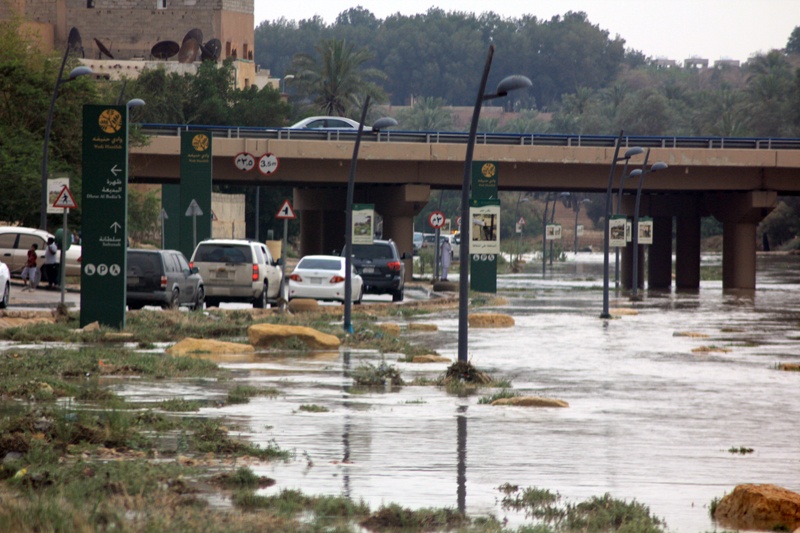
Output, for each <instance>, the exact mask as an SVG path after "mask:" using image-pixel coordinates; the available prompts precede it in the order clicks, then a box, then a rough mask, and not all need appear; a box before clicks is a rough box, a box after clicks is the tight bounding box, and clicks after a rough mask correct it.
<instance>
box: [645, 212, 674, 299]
mask: <svg viewBox="0 0 800 533" xmlns="http://www.w3.org/2000/svg"><path fill="white" fill-rule="evenodd" d="M647 271H648V276H647V277H648V284H649V286H650V288H652V289H668V288H670V287H671V286H672V217H669V216H657V217H653V244H651V245H650V250H649V253H648V258H647Z"/></svg>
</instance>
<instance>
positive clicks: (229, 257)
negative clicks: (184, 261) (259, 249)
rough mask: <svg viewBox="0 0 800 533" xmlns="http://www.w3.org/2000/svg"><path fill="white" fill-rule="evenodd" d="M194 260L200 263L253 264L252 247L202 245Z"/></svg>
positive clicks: (241, 245) (240, 245) (198, 248)
mask: <svg viewBox="0 0 800 533" xmlns="http://www.w3.org/2000/svg"><path fill="white" fill-rule="evenodd" d="M194 260H195V261H196V262H199V263H252V262H253V254H252V253H251V252H250V247H249V246H247V245H243V244H210V243H209V244H201V245H200V246H198V247H197V253H196V254H195V256H194Z"/></svg>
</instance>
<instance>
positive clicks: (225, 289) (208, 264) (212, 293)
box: [189, 239, 282, 307]
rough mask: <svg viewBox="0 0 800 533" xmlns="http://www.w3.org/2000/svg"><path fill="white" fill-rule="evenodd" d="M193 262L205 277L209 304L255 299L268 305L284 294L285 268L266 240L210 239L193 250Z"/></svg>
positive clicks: (255, 305) (254, 302) (253, 302)
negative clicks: (282, 280) (281, 266)
mask: <svg viewBox="0 0 800 533" xmlns="http://www.w3.org/2000/svg"><path fill="white" fill-rule="evenodd" d="M189 265H190V266H192V267H196V268H197V269H198V270H199V271H200V275H201V276H202V277H203V282H204V285H205V291H206V305H207V306H209V307H213V306H218V305H219V304H220V302H252V304H253V307H267V305H268V304H270V303H276V302H277V301H278V298H279V297H280V294H279V293H280V288H281V276H282V274H281V271H280V269H279V268H278V267H277V265H278V262H277V261H275V260H274V259H273V258H272V255H270V253H269V249H268V248H267V246H266V245H265V244H263V243H260V242H256V241H250V240H242V239H208V240H205V241H202V242H201V243H200V244H198V245H197V248H195V250H194V253H193V254H192V260H191V262H190V263H189Z"/></svg>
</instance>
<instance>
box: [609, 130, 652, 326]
mask: <svg viewBox="0 0 800 533" xmlns="http://www.w3.org/2000/svg"><path fill="white" fill-rule="evenodd" d="M621 144H622V131H620V132H619V138H617V146H616V148H615V149H614V159H612V161H611V172H610V173H609V175H608V187H607V188H606V209H605V212H604V215H605V216H604V217H603V218H605V222H604V223H603V226H604V235H603V312H602V313H601V314H600V318H611V314H610V313H609V312H608V263H609V261H608V251H609V237H610V236H609V234H608V233H609V227H610V225H609V220H608V219H609V217H610V216H611V191H612V187H613V185H614V170H615V169H616V167H617V163H618V162H619V161H622V160H623V159H624V160H625V168H626V169H627V165H628V161H629V160H630V158H631V157H633V156H635V155H639V154H641V153H642V152H643V151H644V150H642V148H641V147H639V146H634V147H632V148H628V149H627V150H626V151H625V155H623V156H622V157H619V147H620V145H621Z"/></svg>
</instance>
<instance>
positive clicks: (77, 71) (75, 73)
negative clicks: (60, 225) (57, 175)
mask: <svg viewBox="0 0 800 533" xmlns="http://www.w3.org/2000/svg"><path fill="white" fill-rule="evenodd" d="M71 50H72V46H70V45H69V44H68V45H67V51H66V52H64V60H63V61H62V62H61V69H60V70H59V71H58V78H57V79H56V86H55V87H54V88H53V97H52V98H51V99H50V111H49V112H48V113H47V124H46V125H45V127H44V148H43V149H42V196H41V199H42V201H41V206H40V207H41V214H40V218H39V228H40V229H43V230H47V155H48V151H49V149H50V130H51V129H52V127H53V112H54V111H55V108H56V98H58V89H59V88H60V87H61V86H62V85H63V84H65V83H67V82H68V81H72V80H74V79H76V78H79V77H81V76H86V75H87V74H92V69H90V68H89V67H75V68H74V69H72V70H71V71H70V73H69V76H68V77H67V79H66V80H65V79H63V75H64V66H65V65H66V63H67V58H68V57H69V53H70V51H71Z"/></svg>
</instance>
